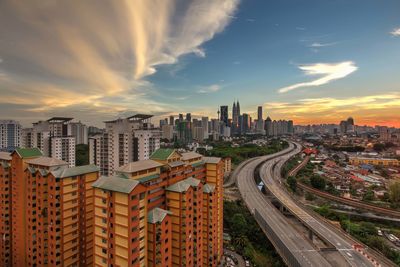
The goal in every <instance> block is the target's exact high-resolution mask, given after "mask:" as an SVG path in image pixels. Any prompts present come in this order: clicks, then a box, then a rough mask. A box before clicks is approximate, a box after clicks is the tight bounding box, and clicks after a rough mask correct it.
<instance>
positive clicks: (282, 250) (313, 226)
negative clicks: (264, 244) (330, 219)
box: [233, 143, 393, 267]
mask: <svg viewBox="0 0 400 267" xmlns="http://www.w3.org/2000/svg"><path fill="white" fill-rule="evenodd" d="M299 152H300V146H299V145H298V144H294V143H290V146H289V148H287V149H285V150H283V151H281V152H279V153H276V154H273V155H269V156H264V157H258V158H253V159H250V160H248V161H246V162H245V163H244V164H242V165H240V168H237V170H236V172H234V173H233V174H234V175H235V177H234V178H233V179H235V180H236V183H237V186H238V189H239V191H240V193H241V195H242V197H243V199H244V202H245V204H246V205H247V207H248V208H249V210H250V211H251V212H252V214H253V215H254V216H255V219H256V220H257V222H258V224H259V225H260V226H261V228H262V230H263V231H264V233H265V234H266V235H267V237H268V238H269V240H270V241H271V242H272V244H273V245H274V246H275V248H276V249H277V251H278V253H279V254H280V255H281V257H282V258H283V259H284V261H285V262H286V264H288V265H289V266H332V264H331V263H330V262H328V261H327V260H326V259H325V258H324V257H323V256H322V254H321V251H320V250H319V249H317V248H316V247H315V246H314V245H313V244H312V243H311V242H310V240H308V239H307V237H305V236H304V235H303V234H301V233H299V232H298V229H295V228H294V226H293V225H291V224H290V223H288V221H287V218H286V217H285V216H284V215H283V214H282V213H281V212H280V211H279V210H278V209H276V208H275V207H274V206H273V205H272V203H271V201H270V199H268V197H266V196H265V195H264V194H262V193H261V192H260V191H259V190H258V188H257V186H256V184H255V181H254V172H255V170H256V168H257V167H260V166H261V168H260V177H261V179H262V181H263V183H264V185H265V187H266V188H267V190H268V191H270V192H271V194H272V195H273V196H274V197H275V198H276V199H277V200H278V201H279V202H280V203H282V205H283V206H284V207H285V208H286V209H287V210H288V211H289V212H290V213H291V214H293V215H294V216H295V217H296V218H297V219H298V220H299V221H300V222H301V223H302V224H303V225H304V226H305V227H307V228H308V229H309V230H311V231H312V232H313V233H315V234H316V235H317V236H319V237H320V238H321V239H322V240H324V241H325V242H326V243H327V244H330V245H331V246H332V247H333V248H334V250H336V251H337V255H338V257H340V258H342V259H343V260H344V262H346V265H347V266H365V267H372V266H393V265H391V264H390V263H389V264H387V262H384V261H383V260H382V262H380V264H379V265H377V264H376V263H375V262H373V261H371V260H370V259H369V258H371V256H370V255H368V257H369V258H367V257H365V256H363V255H362V254H361V253H359V252H358V251H356V250H355V249H354V248H353V245H354V243H355V242H354V241H353V240H352V239H350V238H347V237H346V236H344V235H345V234H344V233H343V232H341V231H340V230H339V229H336V228H335V227H333V226H332V225H328V224H329V223H327V222H324V221H321V222H320V221H318V220H317V219H316V218H314V217H313V216H311V215H310V214H308V212H307V211H306V209H305V208H304V207H301V206H299V205H298V204H297V203H295V202H294V201H293V200H292V198H291V197H290V196H289V195H288V194H287V192H286V191H285V190H284V188H283V187H282V185H281V184H280V182H279V179H280V171H281V167H282V165H283V164H284V162H285V161H286V160H288V159H289V158H290V157H292V156H293V155H295V154H297V153H299ZM364 253H365V251H364ZM383 262H384V263H383ZM333 266H335V265H333Z"/></svg>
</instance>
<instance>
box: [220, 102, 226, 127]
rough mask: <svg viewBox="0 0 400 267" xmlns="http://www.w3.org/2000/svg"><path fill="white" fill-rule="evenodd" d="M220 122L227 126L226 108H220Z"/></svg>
mask: <svg viewBox="0 0 400 267" xmlns="http://www.w3.org/2000/svg"><path fill="white" fill-rule="evenodd" d="M220 110H221V113H220V116H221V117H220V121H221V122H222V123H223V124H224V125H225V126H227V125H228V106H221V107H220Z"/></svg>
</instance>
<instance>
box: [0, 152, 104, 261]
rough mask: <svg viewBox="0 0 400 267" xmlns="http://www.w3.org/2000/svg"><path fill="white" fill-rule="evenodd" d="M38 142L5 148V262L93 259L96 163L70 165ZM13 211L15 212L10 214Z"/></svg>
mask: <svg viewBox="0 0 400 267" xmlns="http://www.w3.org/2000/svg"><path fill="white" fill-rule="evenodd" d="M68 165H69V164H68V163H67V162H65V161H62V160H59V159H56V158H49V157H44V156H42V153H41V151H40V150H39V149H38V148H18V149H16V150H15V151H14V152H12V153H11V154H4V153H1V154H0V177H1V182H0V187H1V188H0V190H1V191H2V192H5V190H6V191H7V194H6V195H5V194H2V201H6V202H3V203H2V205H1V208H0V210H1V213H2V214H1V215H2V216H0V225H1V226H2V227H0V231H1V236H2V238H1V240H0V246H1V251H0V265H1V266H18V267H19V266H21V267H24V266H88V265H89V266H91V265H92V264H93V230H94V227H93V224H94V214H93V191H94V189H93V188H92V187H91V184H92V183H93V182H94V181H96V179H97V178H98V168H97V167H96V166H94V165H87V166H80V167H72V168H69V167H68ZM11 212H12V214H11Z"/></svg>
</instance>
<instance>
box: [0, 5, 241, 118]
mask: <svg viewBox="0 0 400 267" xmlns="http://www.w3.org/2000/svg"><path fill="white" fill-rule="evenodd" d="M178 3H179V4H181V5H180V6H179V7H178V6H177V5H178ZM238 3H239V0H221V1H215V0H191V1H184V4H182V2H179V1H168V0H165V1H159V0H138V1H103V2H102V4H99V5H93V4H92V3H91V2H88V1H41V0H32V1H29V3H28V2H27V3H22V2H18V1H12V0H5V1H1V4H0V10H1V14H0V25H10V26H9V27H1V26H0V36H6V37H7V42H0V51H1V53H2V55H1V56H2V58H3V59H4V61H5V62H3V63H2V64H1V65H2V68H3V69H4V70H5V71H6V73H7V83H4V82H3V83H2V85H1V87H2V88H1V90H2V97H1V102H2V103H4V102H7V104H8V106H7V108H8V109H9V107H10V105H13V104H15V105H17V104H18V103H20V102H24V103H25V102H26V103H35V105H36V106H37V107H40V108H41V109H47V110H55V109H56V108H57V109H60V108H67V107H72V106H83V105H87V106H90V107H92V108H93V109H98V110H101V109H104V107H105V106H107V107H110V111H117V110H124V109H125V110H129V109H135V108H137V107H142V108H149V106H146V105H143V104H142V103H147V104H151V105H154V106H155V107H156V108H157V109H159V108H163V109H168V108H169V107H168V106H167V105H163V104H162V103H157V102H156V101H154V100H152V99H150V98H149V97H148V95H151V94H143V93H142V91H145V90H152V86H151V85H149V83H148V82H147V81H146V78H147V77H148V76H149V75H152V74H154V73H155V72H156V69H157V67H159V66H160V65H165V64H175V63H177V62H178V61H179V60H180V58H181V57H182V56H184V55H187V54H191V53H192V54H195V55H197V56H199V57H205V56H206V51H205V50H204V49H203V48H202V45H203V44H204V43H205V42H207V41H209V40H211V39H212V38H213V37H214V36H215V35H216V34H218V33H220V32H222V31H223V30H224V29H225V27H226V26H227V25H228V24H229V22H230V21H231V20H232V18H233V16H234V14H235V11H236V8H237V6H238ZM71 17H73V18H74V19H71ZM11 22H12V23H11ZM99 29H100V30H99ZM6 62H7V65H6V64H5V63H6ZM8 63H10V64H8ZM3 76H4V75H3ZM44 88H46V91H43V90H44ZM35 92H36V93H35ZM116 97H121V98H122V99H130V98H132V97H133V99H134V101H128V102H121V101H116V100H115V99H116ZM138 103H141V104H139V105H138ZM4 106H5V104H4V105H2V107H4ZM2 107H0V113H3V109H2ZM114 107H115V108H114ZM21 108H23V107H21V106H19V107H18V109H21ZM152 108H153V107H152Z"/></svg>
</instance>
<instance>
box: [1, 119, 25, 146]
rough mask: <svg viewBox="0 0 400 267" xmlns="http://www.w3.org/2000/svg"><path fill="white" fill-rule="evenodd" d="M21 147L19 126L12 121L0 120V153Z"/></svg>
mask: <svg viewBox="0 0 400 267" xmlns="http://www.w3.org/2000/svg"><path fill="white" fill-rule="evenodd" d="M20 146H21V125H20V124H19V122H17V121H13V120H0V151H1V150H7V151H11V150H13V149H15V148H17V147H20Z"/></svg>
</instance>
